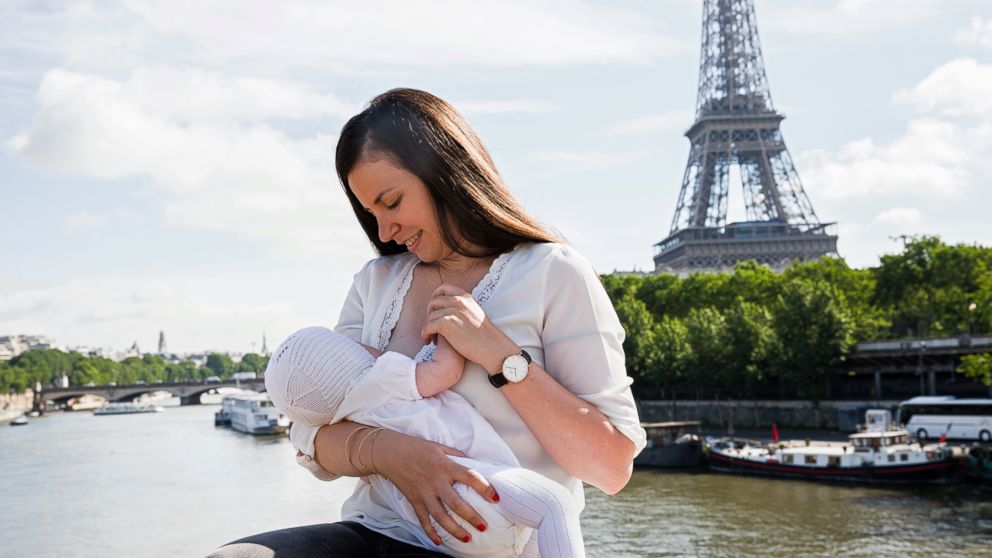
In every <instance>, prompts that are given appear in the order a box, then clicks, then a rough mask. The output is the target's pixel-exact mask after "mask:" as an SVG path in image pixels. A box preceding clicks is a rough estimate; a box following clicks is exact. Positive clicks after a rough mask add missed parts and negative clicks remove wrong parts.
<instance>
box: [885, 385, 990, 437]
mask: <svg viewBox="0 0 992 558" xmlns="http://www.w3.org/2000/svg"><path fill="white" fill-rule="evenodd" d="M896 422H899V423H902V424H905V425H906V430H908V431H909V433H910V434H913V435H914V436H916V438H917V439H919V440H920V441H924V440H932V439H937V438H940V437H942V436H943V437H944V438H953V439H956V440H980V441H982V442H992V399H955V398H954V397H951V396H949V395H942V396H930V397H914V398H912V399H910V400H908V401H903V402H902V403H900V404H899V411H898V414H897V415H896Z"/></svg>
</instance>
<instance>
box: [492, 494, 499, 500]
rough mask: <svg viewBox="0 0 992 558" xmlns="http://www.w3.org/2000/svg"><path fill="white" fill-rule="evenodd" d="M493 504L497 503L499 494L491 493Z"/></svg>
mask: <svg viewBox="0 0 992 558" xmlns="http://www.w3.org/2000/svg"><path fill="white" fill-rule="evenodd" d="M493 502H499V494H497V493H496V491H493Z"/></svg>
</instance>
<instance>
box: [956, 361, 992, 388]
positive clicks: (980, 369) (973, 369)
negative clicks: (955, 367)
mask: <svg viewBox="0 0 992 558" xmlns="http://www.w3.org/2000/svg"><path fill="white" fill-rule="evenodd" d="M961 371H962V372H964V375H965V376H967V377H969V378H971V379H973V380H978V381H979V382H982V383H983V384H985V385H987V386H990V387H992V353H984V354H977V355H966V356H964V357H961Z"/></svg>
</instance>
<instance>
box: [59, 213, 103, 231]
mask: <svg viewBox="0 0 992 558" xmlns="http://www.w3.org/2000/svg"><path fill="white" fill-rule="evenodd" d="M104 222H105V219H104V218H103V217H101V216H99V215H96V214H94V213H92V212H90V211H86V210H83V211H77V212H76V213H73V214H72V215H70V216H68V217H66V218H65V219H64V220H63V221H62V227H63V228H65V229H67V230H72V231H85V230H91V229H95V228H97V227H100V226H101V225H103V224H104Z"/></svg>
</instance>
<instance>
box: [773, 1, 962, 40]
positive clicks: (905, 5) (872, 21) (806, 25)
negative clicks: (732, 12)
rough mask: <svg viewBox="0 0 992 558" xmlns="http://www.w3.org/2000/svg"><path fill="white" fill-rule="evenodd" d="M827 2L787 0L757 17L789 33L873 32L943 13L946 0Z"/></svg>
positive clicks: (813, 34) (816, 34) (776, 29)
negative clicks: (944, 0)
mask: <svg viewBox="0 0 992 558" xmlns="http://www.w3.org/2000/svg"><path fill="white" fill-rule="evenodd" d="M825 4H826V3H825V2H817V3H813V4H810V3H809V2H794V1H790V2H786V3H784V4H781V5H778V6H776V8H775V9H774V10H772V9H766V10H762V9H761V6H760V5H759V8H758V18H759V24H760V26H761V28H762V29H767V30H769V31H775V32H779V33H787V34H790V35H802V36H804V37H812V36H837V35H844V36H851V35H864V36H871V35H873V34H874V33H877V32H879V31H883V30H886V29H893V28H899V27H904V26H907V25H911V24H913V23H918V22H925V21H927V20H928V19H929V18H932V17H934V16H936V15H938V14H940V12H941V9H942V7H943V4H944V2H943V0H836V1H835V2H833V3H832V4H829V5H825Z"/></svg>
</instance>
